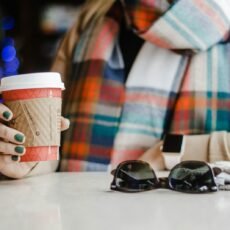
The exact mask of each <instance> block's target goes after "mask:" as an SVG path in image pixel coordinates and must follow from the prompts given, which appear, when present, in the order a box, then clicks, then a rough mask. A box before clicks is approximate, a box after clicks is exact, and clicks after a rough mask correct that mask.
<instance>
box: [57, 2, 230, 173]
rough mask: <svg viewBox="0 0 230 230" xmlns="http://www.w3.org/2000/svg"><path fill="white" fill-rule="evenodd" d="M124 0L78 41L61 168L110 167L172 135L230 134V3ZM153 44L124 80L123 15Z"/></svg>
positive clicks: (66, 109)
mask: <svg viewBox="0 0 230 230" xmlns="http://www.w3.org/2000/svg"><path fill="white" fill-rule="evenodd" d="M227 2H228V0H226V1H224V0H223V1H219V0H203V1H199V0H179V1H178V0H177V1H175V0H174V1H172V0H171V1H170V0H168V1H167V0H138V1H133V0H124V1H123V2H122V3H123V6H121V5H120V3H119V2H118V1H116V2H115V4H114V5H113V7H112V8H111V10H110V11H109V12H108V14H107V15H106V17H104V18H103V19H100V20H99V21H93V22H92V23H91V24H90V25H89V26H88V28H87V29H86V30H85V31H84V33H83V34H81V36H80V39H79V41H78V42H77V44H76V47H75V50H74V53H73V60H72V73H71V76H70V80H69V82H67V83H66V88H67V89H68V91H67V95H66V96H65V102H66V104H65V105H64V115H65V116H67V117H68V118H69V119H70V121H71V127H70V129H69V130H68V131H67V132H65V133H64V138H63V140H64V141H63V144H62V147H63V148H62V162H61V170H64V171H82V170H88V171H89V170H93V171H95V170H98V171H103V170H107V166H108V164H109V163H110V162H111V158H112V161H113V162H114V163H118V162H120V161H122V160H125V159H135V158H137V157H139V156H140V155H141V154H142V153H143V152H144V151H146V150H147V149H148V148H149V147H151V146H152V145H153V144H154V143H156V142H157V141H159V140H160V139H161V138H162V136H163V134H164V133H166V132H174V133H183V134H200V133H210V132H212V131H214V130H226V131H230V122H229V118H230V110H229V108H230V80H229V77H230V63H229V60H230V41H229V28H230V19H229V15H230V14H229V3H227ZM123 16H125V18H126V20H127V24H128V25H129V27H130V28H131V29H132V30H133V31H135V33H136V34H137V35H138V36H140V37H142V38H143V39H145V40H146V42H145V44H144V45H143V47H142V48H141V50H140V52H139V54H138V55H137V58H136V60H135V62H134V65H133V67H132V69H131V71H130V74H129V76H128V80H127V81H126V82H125V77H124V62H123V59H122V54H121V52H120V48H119V45H118V42H117V41H118V35H119V31H120V26H119V25H120V21H121V18H122V17H123Z"/></svg>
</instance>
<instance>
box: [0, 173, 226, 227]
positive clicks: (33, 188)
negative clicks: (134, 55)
mask: <svg viewBox="0 0 230 230" xmlns="http://www.w3.org/2000/svg"><path fill="white" fill-rule="evenodd" d="M161 174H162V173H161ZM161 174H160V176H162V175H161ZM111 181H112V176H111V175H109V174H108V173H53V174H48V175H42V176H37V177H33V178H27V179H22V180H10V181H1V182H0V207H1V209H0V224H1V229H3V230H4V229H7V230H8V229H9V230H11V229H19V230H21V229H22V230H27V229H28V230H29V229H30V230H31V229H32V230H38V229H39V230H44V229H45V230H46V229H47V230H48V229H49V230H52V229H55V230H69V229H73V230H76V229H78V230H90V229H100V230H103V229H109V230H113V229H119V230H120V229H122V230H123V229H124V230H128V229H132V230H143V229H161V230H166V229H167V230H174V229H175V230H180V229H183V230H184V229H185V230H190V229H193V230H194V229H196V230H197V229H202V230H205V229H208V230H216V229H228V225H229V221H228V219H229V214H230V192H227V191H219V192H216V193H209V194H184V193H179V192H175V191H170V190H166V189H157V190H152V191H148V192H142V193H121V192H116V191H111V190H110V189H109V187H110V182H111Z"/></svg>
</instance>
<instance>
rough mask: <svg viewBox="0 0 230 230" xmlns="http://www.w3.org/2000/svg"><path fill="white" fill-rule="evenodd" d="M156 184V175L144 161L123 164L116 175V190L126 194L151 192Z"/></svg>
mask: <svg viewBox="0 0 230 230" xmlns="http://www.w3.org/2000/svg"><path fill="white" fill-rule="evenodd" d="M156 184H157V178H156V176H155V173H154V172H153V170H152V169H151V167H150V166H149V164H148V163H145V162H142V161H131V162H127V163H124V164H122V165H121V166H120V167H119V168H118V169H117V173H116V175H115V185H116V188H117V189H118V190H122V191H126V192H141V191H146V190H150V189H153V188H154V187H155V186H156Z"/></svg>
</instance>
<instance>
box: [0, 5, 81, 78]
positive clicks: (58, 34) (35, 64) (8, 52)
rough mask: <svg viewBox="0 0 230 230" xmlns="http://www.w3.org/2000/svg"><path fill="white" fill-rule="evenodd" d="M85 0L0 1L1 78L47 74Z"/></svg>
mask: <svg viewBox="0 0 230 230" xmlns="http://www.w3.org/2000/svg"><path fill="white" fill-rule="evenodd" d="M83 2H84V0H0V26H1V31H0V33H2V36H1V34H0V37H2V39H1V44H0V52H1V60H0V77H2V76H7V75H13V74H17V73H29V72H42V71H48V70H49V68H50V65H51V63H52V60H53V58H54V55H55V52H56V50H57V47H58V45H59V43H60V41H61V39H62V37H63V35H64V33H65V32H66V31H67V30H68V29H69V28H70V27H71V26H72V25H73V23H74V22H75V21H76V16H77V14H78V12H79V7H80V6H81V5H82V3H83Z"/></svg>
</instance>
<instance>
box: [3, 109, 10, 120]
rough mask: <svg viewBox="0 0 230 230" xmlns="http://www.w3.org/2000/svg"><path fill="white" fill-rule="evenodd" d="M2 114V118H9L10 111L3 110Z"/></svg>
mask: <svg viewBox="0 0 230 230" xmlns="http://www.w3.org/2000/svg"><path fill="white" fill-rule="evenodd" d="M2 115H3V117H4V118H6V119H7V120H8V119H9V118H10V115H11V113H10V112H9V111H5V112H4V113H3V114H2Z"/></svg>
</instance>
